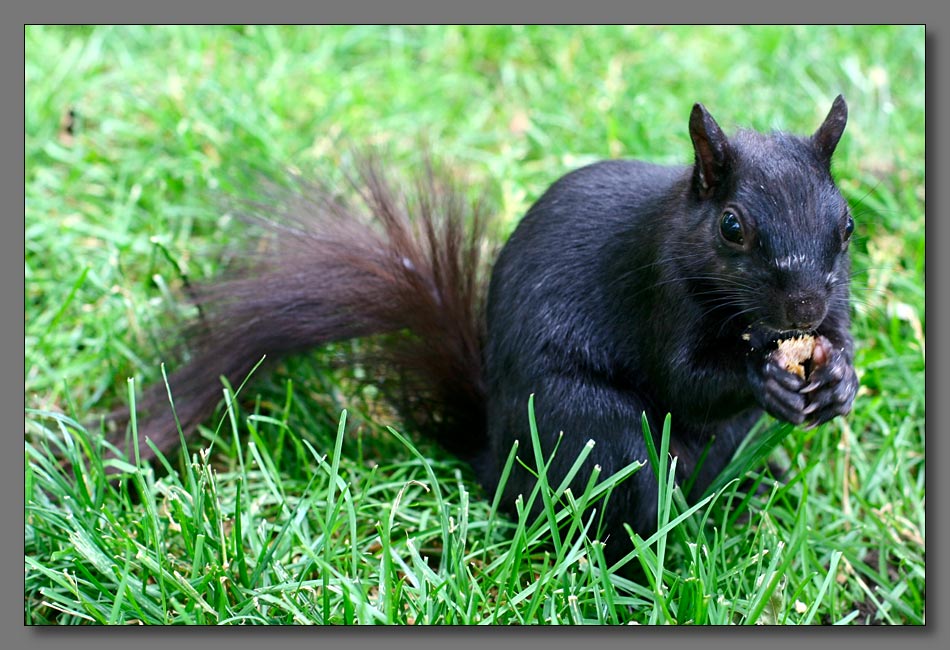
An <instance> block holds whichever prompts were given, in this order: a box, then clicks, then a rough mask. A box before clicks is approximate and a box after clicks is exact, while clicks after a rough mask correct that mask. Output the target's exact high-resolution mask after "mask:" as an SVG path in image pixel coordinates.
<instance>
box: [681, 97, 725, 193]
mask: <svg viewBox="0 0 950 650" xmlns="http://www.w3.org/2000/svg"><path fill="white" fill-rule="evenodd" d="M689 137H690V138H692V140H693V149H694V150H695V151H696V166H695V168H694V169H693V183H694V185H695V187H696V191H697V192H698V193H699V195H700V196H701V197H703V198H708V197H709V196H711V195H712V194H713V192H714V191H715V189H716V188H717V187H718V186H719V185H721V184H722V182H723V180H724V177H725V175H726V173H727V172H728V166H729V163H730V162H731V160H732V148H731V147H730V145H729V140H728V139H726V136H725V134H724V133H723V132H722V129H720V128H719V125H718V124H716V120H714V119H713V116H712V115H710V114H709V111H707V110H706V107H705V106H703V105H702V104H699V103H697V104H694V105H693V111H692V112H691V113H690V115H689Z"/></svg>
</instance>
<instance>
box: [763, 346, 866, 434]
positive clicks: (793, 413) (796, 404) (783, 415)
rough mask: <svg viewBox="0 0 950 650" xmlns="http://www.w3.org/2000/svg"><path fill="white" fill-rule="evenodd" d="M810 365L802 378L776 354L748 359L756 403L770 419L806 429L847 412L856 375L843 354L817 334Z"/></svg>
mask: <svg viewBox="0 0 950 650" xmlns="http://www.w3.org/2000/svg"><path fill="white" fill-rule="evenodd" d="M809 365H810V372H809V374H808V375H807V377H803V376H801V375H800V374H797V373H795V372H791V371H790V370H788V369H787V363H786V361H785V360H784V359H783V357H782V355H781V354H778V353H777V351H773V352H771V353H767V354H764V355H760V356H758V357H757V358H751V359H750V363H749V366H748V370H749V373H748V377H749V383H750V385H751V387H752V392H753V394H754V395H755V398H756V401H757V402H758V403H759V405H760V406H761V407H762V408H764V409H765V410H766V411H767V412H768V413H769V414H770V415H772V416H773V417H776V418H778V419H780V420H785V421H786V422H791V423H792V424H806V426H807V428H812V427H816V426H818V425H819V424H823V423H825V422H827V421H828V420H831V419H832V418H834V417H835V416H838V415H845V414H846V413H848V412H849V411H850V410H851V405H852V403H853V402H854V397H855V395H856V394H857V392H858V376H857V373H856V372H855V370H854V366H853V365H852V364H851V363H850V362H849V361H848V359H847V357H846V356H845V354H844V352H843V351H842V350H840V349H836V348H835V347H834V345H833V344H832V343H831V341H829V340H828V338H826V337H824V336H821V335H818V336H816V337H815V343H814V351H813V352H812V357H811V359H810V363H809Z"/></svg>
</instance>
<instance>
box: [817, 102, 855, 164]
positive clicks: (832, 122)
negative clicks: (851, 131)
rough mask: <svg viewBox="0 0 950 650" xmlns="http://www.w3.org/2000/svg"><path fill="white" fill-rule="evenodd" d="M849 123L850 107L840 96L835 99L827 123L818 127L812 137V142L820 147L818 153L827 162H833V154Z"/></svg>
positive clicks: (826, 119)
mask: <svg viewBox="0 0 950 650" xmlns="http://www.w3.org/2000/svg"><path fill="white" fill-rule="evenodd" d="M847 123H848V105H847V104H846V103H845V101H844V97H842V96H841V95H838V96H837V97H835V101H834V103H833V104H832V105H831V110H830V111H828V116H827V117H826V118H825V121H824V122H822V124H821V126H819V127H818V130H817V131H815V134H814V135H813V136H811V139H812V142H814V143H815V146H816V147H818V153H820V154H821V155H822V157H824V159H825V160H826V161H830V160H831V154H833V153H834V152H835V147H837V146H838V140H840V139H841V134H842V133H843V132H844V127H845V125H846V124H847Z"/></svg>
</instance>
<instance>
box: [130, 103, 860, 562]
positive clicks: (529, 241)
mask: <svg viewBox="0 0 950 650" xmlns="http://www.w3.org/2000/svg"><path fill="white" fill-rule="evenodd" d="M846 119H847V108H846V106H845V103H844V100H843V99H841V98H840V97H839V98H837V99H836V100H835V102H834V105H833V107H832V109H831V112H830V113H829V114H828V117H827V118H826V120H825V122H824V123H823V124H822V125H821V127H820V128H819V129H818V130H817V131H816V132H815V134H814V135H813V136H811V137H798V136H793V135H788V134H784V133H772V134H768V135H764V134H760V133H756V132H752V131H740V132H739V133H737V134H736V135H735V136H733V137H732V138H727V137H726V136H725V135H724V134H723V132H722V131H721V130H720V128H719V126H718V125H717V124H716V122H715V120H714V119H713V118H712V116H711V115H710V114H709V113H708V112H707V111H706V109H705V108H704V107H703V106H702V105H700V104H697V105H696V106H694V108H693V111H692V114H691V116H690V120H689V131H690V136H691V139H692V142H693V146H694V154H695V160H694V164H693V165H691V166H683V167H661V166H657V165H652V164H648V163H645V162H639V161H632V160H627V161H606V162H601V163H596V164H593V165H590V166H588V167H585V168H582V169H579V170H576V171H574V172H571V173H569V174H567V175H566V176H564V177H563V178H561V179H560V180H558V181H557V182H556V183H554V184H553V185H552V186H551V187H550V188H549V189H548V190H547V192H545V193H544V195H543V196H541V198H540V199H538V201H537V202H536V203H535V204H534V205H533V206H532V207H531V209H530V210H529V211H528V213H527V214H526V215H525V217H524V218H523V220H522V221H521V223H520V224H519V225H518V227H517V229H516V230H515V232H514V233H513V234H512V236H511V238H510V239H509V240H508V242H507V243H506V244H505V246H504V248H503V250H502V251H501V253H500V255H499V256H498V258H497V261H496V262H495V265H494V268H493V270H492V273H491V280H490V285H489V289H488V296H487V301H486V300H483V296H482V290H483V288H484V286H485V283H484V282H483V276H484V272H485V268H486V266H487V265H486V264H485V262H484V255H483V253H484V251H483V248H484V241H483V239H484V238H483V225H484V220H483V219H482V218H481V216H480V215H479V214H478V212H477V211H476V212H475V213H472V212H471V211H469V210H467V209H466V207H465V205H464V203H463V202H462V201H461V200H460V199H459V198H458V195H457V194H456V193H453V192H451V191H445V188H443V187H441V186H440V185H439V184H438V182H436V181H435V180H434V179H433V176H432V175H430V176H429V177H428V180H427V181H426V182H425V183H424V184H423V185H422V186H421V188H420V191H419V192H417V194H416V196H417V197H419V202H417V203H416V204H415V205H413V206H409V207H408V208H407V207H406V206H405V205H404V203H403V202H402V201H401V200H399V199H398V198H397V192H396V191H395V190H394V189H393V188H391V187H389V186H388V185H387V183H386V182H385V181H384V180H383V179H382V177H381V175H380V174H379V172H378V167H372V166H371V167H369V168H367V169H366V170H364V174H363V176H362V179H361V181H360V184H361V185H360V186H361V187H363V188H364V190H363V191H364V193H365V198H366V201H365V202H366V205H367V207H368V208H369V212H370V213H371V218H372V219H374V220H375V224H374V223H372V222H370V221H367V220H366V219H363V218H361V215H358V214H354V211H353V209H352V208H350V207H346V206H343V205H341V204H339V203H338V202H336V201H333V200H330V199H328V198H326V197H327V196H328V194H327V193H326V192H322V191H308V192H304V193H302V194H301V198H300V199H299V201H298V202H297V203H292V204H290V205H288V206H287V207H286V208H285V209H284V210H283V211H282V215H283V216H281V217H280V218H278V219H275V220H273V221H271V222H270V224H269V228H270V230H271V232H272V233H273V234H274V235H275V237H273V244H274V245H275V246H276V247H275V248H274V249H272V252H269V253H268V255H267V256H265V257H263V258H262V259H261V260H260V261H259V262H258V263H256V264H253V265H251V266H250V267H249V268H245V269H244V270H240V271H237V272H236V273H235V274H234V275H232V276H231V277H230V278H229V279H225V280H224V281H223V282H221V283H220V284H217V285H213V286H212V287H210V288H208V289H205V290H204V292H203V293H201V294H200V296H199V303H200V304H201V305H202V306H203V308H204V310H205V313H206V314H207V317H206V321H205V323H204V324H202V326H201V327H200V328H198V329H197V330H196V335H195V336H194V338H193V343H194V347H195V348H196V350H197V352H196V353H195V356H194V357H193V360H192V361H191V362H190V363H189V364H188V365H186V366H185V367H184V368H183V369H181V370H179V371H178V372H177V373H175V374H173V375H172V377H171V387H172V390H173V393H174V394H175V397H176V404H177V406H178V412H179V417H181V419H182V422H183V424H184V428H185V429H186V431H190V430H192V429H193V428H194V427H195V426H196V425H197V424H198V423H199V422H200V421H201V420H202V419H204V418H205V417H207V415H208V414H209V411H210V410H211V409H212V408H213V406H214V404H215V402H216V401H217V399H218V395H219V388H218V386H219V384H218V381H217V377H218V376H219V375H225V376H227V377H228V378H229V379H230V380H231V381H232V382H239V381H240V380H241V379H243V375H244V374H245V373H246V372H247V371H248V370H249V369H250V368H251V366H252V365H253V364H254V363H255V362H257V361H258V359H259V358H260V356H261V355H263V354H267V355H269V356H270V357H272V358H273V357H278V356H280V355H282V354H286V353H291V352H294V351H297V350H302V349H306V348H309V347H313V346H318V345H321V344H324V343H326V342H328V341H333V340H340V339H347V338H352V337H364V336H369V335H386V336H385V337H384V338H377V339H374V340H376V341H377V343H379V344H380V345H379V346H378V347H377V348H376V350H377V352H378V354H379V357H378V359H377V360H378V361H379V364H380V366H381V367H382V368H383V369H385V370H388V371H390V373H393V374H390V375H389V376H390V377H394V378H396V380H397V381H396V382H393V383H391V385H390V386H389V389H388V390H386V391H384V394H386V395H387V397H388V398H389V399H390V400H391V401H392V402H393V403H394V405H395V406H396V408H397V409H398V411H399V413H400V415H401V417H402V418H404V420H405V421H406V422H407V423H408V425H409V426H412V427H415V428H417V429H420V430H422V431H424V432H427V433H429V434H430V435H433V436H435V437H436V438H438V439H439V440H441V441H442V443H443V444H445V445H446V446H447V447H448V448H450V449H452V450H454V451H456V452H457V453H459V454H460V455H462V456H463V457H465V458H467V459H468V460H470V461H471V462H472V464H473V466H474V467H475V468H476V471H477V472H478V474H479V478H480V479H481V481H482V482H483V483H484V484H485V485H486V487H488V488H489V489H493V488H494V486H495V485H496V484H497V481H498V478H499V476H498V474H499V471H500V467H501V465H502V463H504V460H505V459H506V458H507V456H508V453H509V451H510V449H511V446H512V443H513V442H514V441H515V440H520V443H521V447H520V449H521V453H522V456H523V458H525V459H526V461H527V462H528V464H529V465H531V464H532V462H531V459H533V453H532V452H531V450H530V449H529V445H528V442H529V438H528V418H527V403H528V398H529V396H530V395H531V394H534V395H535V396H536V398H535V399H536V401H535V412H536V418H537V422H538V427H539V432H540V436H541V444H542V447H543V452H544V454H545V456H547V455H548V454H550V453H551V451H552V448H553V445H554V443H555V441H556V440H557V437H558V434H559V433H560V432H563V433H564V436H563V439H562V441H561V442H560V446H559V448H558V453H557V456H556V460H555V463H554V465H553V467H552V468H551V473H550V475H549V479H550V480H551V481H552V482H554V483H555V484H556V483H557V482H559V481H560V480H561V478H562V477H563V476H564V475H565V473H566V472H567V470H568V469H569V467H570V466H571V464H572V463H573V462H574V460H575V458H576V457H577V454H578V452H580V450H581V448H582V447H583V446H584V445H585V444H586V443H587V441H588V440H594V441H595V443H596V444H595V447H594V449H593V452H592V453H591V455H590V456H589V458H588V461H587V467H586V468H585V470H583V471H582V472H581V474H580V476H579V479H578V480H579V481H581V482H582V483H586V481H587V478H588V475H589V470H590V468H592V467H593V465H594V464H597V465H600V467H601V468H602V475H603V476H607V475H609V474H610V473H611V472H613V471H615V470H618V469H620V468H621V467H623V466H624V465H626V464H627V463H629V462H631V461H633V460H641V461H645V460H646V457H647V456H646V448H645V444H644V441H643V438H642V433H641V425H640V421H641V414H642V413H646V416H647V419H648V420H649V423H650V425H651V428H652V429H653V431H654V432H658V431H660V429H661V427H662V421H663V419H664V417H665V415H666V414H667V413H670V414H672V441H671V449H672V451H673V453H675V454H676V455H677V456H678V457H679V463H678V467H679V470H680V474H681V476H680V478H681V479H686V477H688V476H690V475H691V474H692V473H693V472H694V471H695V472H696V474H695V481H694V483H693V494H694V495H695V494H699V493H701V492H702V491H703V490H704V489H705V487H706V486H708V485H709V483H710V482H711V481H712V480H713V479H714V478H715V477H716V475H717V474H718V473H719V472H720V471H721V470H722V468H723V467H724V466H725V464H726V463H727V462H728V460H729V459H730V457H731V455H732V454H733V453H734V451H735V449H736V447H737V445H738V444H739V442H741V440H742V439H743V437H744V436H745V435H746V434H747V433H748V431H749V429H750V427H751V426H752V425H753V424H754V423H755V422H756V421H757V420H758V419H759V417H760V416H761V414H762V411H763V409H764V410H766V411H768V412H770V413H771V414H772V415H774V416H776V417H778V418H780V419H783V420H788V421H791V422H794V423H797V424H803V423H804V424H807V425H809V426H813V425H817V424H820V423H822V422H825V421H827V420H829V419H830V418H832V417H834V416H837V415H842V414H845V413H847V412H848V411H849V410H850V408H851V403H852V401H853V399H854V396H855V393H856V390H857V378H856V375H855V372H854V367H853V343H852V338H851V335H850V333H849V306H848V302H849V301H848V282H849V263H848V255H847V244H848V241H847V240H848V237H849V236H850V232H851V230H852V229H853V222H851V221H850V216H849V213H848V207H847V204H846V202H845V201H844V199H843V198H842V197H841V195H840V193H839V191H838V189H837V187H836V186H835V183H834V181H833V179H832V177H831V173H830V160H831V156H832V153H833V151H834V148H835V146H836V145H837V143H838V140H839V138H840V137H841V133H842V131H843V129H844V126H845V123H846ZM379 226H381V228H380V227H379ZM789 332H810V333H813V334H814V335H815V336H816V338H817V340H818V346H817V351H816V356H815V359H816V368H815V370H814V371H813V372H812V374H811V375H810V377H809V378H808V380H804V379H801V378H799V377H798V376H796V375H793V374H791V373H789V372H787V371H785V370H784V369H782V368H780V367H779V365H778V364H777V363H776V361H775V360H774V359H773V356H772V349H773V348H774V344H775V341H776V340H777V339H778V338H780V337H782V336H787V335H788V333H789ZM163 399H164V388H163V387H162V388H160V389H154V390H153V391H152V392H150V393H149V394H148V397H147V399H146V406H147V407H148V410H149V411H150V412H151V413H153V414H154V415H153V418H152V419H150V420H147V421H146V423H145V425H144V427H143V429H142V431H143V435H148V436H150V437H152V439H153V440H155V441H156V442H157V444H158V446H159V447H160V448H163V449H167V448H170V447H171V446H173V445H174V444H175V443H176V442H177V440H178V437H177V434H175V433H174V427H173V426H172V420H171V419H170V415H169V414H168V409H167V407H165V408H164V409H163V408H161V407H160V404H161V402H162V400H163ZM707 450H708V451H707ZM704 451H705V453H706V454H707V455H706V457H705V461H704V463H703V464H702V466H701V467H698V468H697V461H698V459H699V458H700V457H701V456H702V454H703V453H704ZM532 486H533V478H532V476H531V474H530V473H529V472H527V471H525V470H523V469H521V468H520V466H519V465H518V464H516V465H515V470H514V473H513V475H512V477H511V479H510V480H509V482H508V484H507V489H506V497H505V503H507V504H509V505H510V504H511V503H512V501H513V499H514V498H515V497H516V496H517V495H518V494H525V495H527V494H528V493H529V492H530V490H531V488H532ZM656 489H657V487H656V479H655V477H654V475H653V473H652V472H650V471H641V472H638V473H637V474H635V475H634V476H633V477H632V479H631V480H629V481H627V482H626V483H625V484H624V486H623V488H622V492H621V493H619V494H618V493H616V492H615V493H614V494H613V496H612V497H611V502H610V510H609V512H608V513H607V530H606V531H605V533H606V534H607V535H608V536H609V537H610V539H611V541H610V542H609V543H608V553H609V554H610V555H611V556H614V557H616V556H617V555H618V554H619V553H620V552H623V551H624V550H626V549H627V547H628V544H627V543H624V542H623V541H622V540H623V539H625V537H626V535H625V533H624V532H623V529H622V524H624V523H628V524H630V525H631V527H632V528H633V529H634V530H637V531H639V532H641V534H647V533H649V532H650V531H651V530H652V529H654V528H655V526H656ZM615 540H620V541H615Z"/></svg>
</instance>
